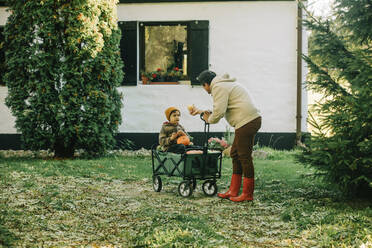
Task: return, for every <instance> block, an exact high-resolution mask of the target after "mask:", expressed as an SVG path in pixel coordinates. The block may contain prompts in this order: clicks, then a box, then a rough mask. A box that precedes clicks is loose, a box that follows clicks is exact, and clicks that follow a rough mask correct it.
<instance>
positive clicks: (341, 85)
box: [299, 0, 372, 193]
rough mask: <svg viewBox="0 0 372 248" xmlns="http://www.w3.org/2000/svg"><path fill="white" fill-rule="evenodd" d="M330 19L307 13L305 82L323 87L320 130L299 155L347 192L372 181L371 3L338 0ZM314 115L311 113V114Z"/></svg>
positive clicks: (316, 108)
mask: <svg viewBox="0 0 372 248" xmlns="http://www.w3.org/2000/svg"><path fill="white" fill-rule="evenodd" d="M333 13H334V14H333V15H332V16H331V17H329V18H326V19H321V18H315V17H313V16H312V15H311V13H309V16H308V18H307V20H306V21H305V25H306V26H307V27H308V29H309V30H311V36H310V39H309V55H308V56H304V59H305V61H306V62H307V64H308V67H309V78H308V80H307V87H308V88H309V89H310V90H312V91H314V92H318V93H321V94H322V95H323V99H322V100H321V101H320V102H318V103H316V104H315V105H314V111H315V113H316V114H317V115H318V116H319V119H318V120H315V119H314V118H311V119H310V124H312V125H313V126H314V127H316V129H317V132H316V133H315V135H313V136H312V137H311V140H310V142H309V143H308V147H307V149H305V150H304V152H303V154H301V156H300V157H299V159H300V161H301V162H305V163H307V164H309V165H311V166H313V167H315V168H317V169H319V170H320V171H323V172H324V173H325V175H326V177H325V178H326V179H327V180H330V181H332V182H334V183H336V184H337V185H339V186H340V188H341V190H343V192H345V193H358V192H359V193H360V192H371V191H370V189H371V187H372V56H371V55H372V54H371V51H372V50H371V49H372V40H371V38H372V3H371V1H370V0H336V1H335V9H334V12H333ZM310 117H312V115H311V114H310Z"/></svg>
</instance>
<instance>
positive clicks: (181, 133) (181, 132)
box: [177, 130, 186, 137]
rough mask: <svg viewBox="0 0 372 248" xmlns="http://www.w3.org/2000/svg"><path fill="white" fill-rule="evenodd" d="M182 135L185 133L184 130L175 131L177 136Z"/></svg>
mask: <svg viewBox="0 0 372 248" xmlns="http://www.w3.org/2000/svg"><path fill="white" fill-rule="evenodd" d="M184 135H186V134H185V132H184V131H182V130H179V131H178V132H177V136H178V137H179V136H184Z"/></svg>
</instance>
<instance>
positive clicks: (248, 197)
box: [230, 177, 254, 202]
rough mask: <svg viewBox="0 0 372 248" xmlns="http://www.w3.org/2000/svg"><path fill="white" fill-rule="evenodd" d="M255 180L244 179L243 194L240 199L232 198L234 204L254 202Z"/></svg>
mask: <svg viewBox="0 0 372 248" xmlns="http://www.w3.org/2000/svg"><path fill="white" fill-rule="evenodd" d="M253 191H254V178H247V177H244V178H243V192H242V194H241V195H240V196H238V197H230V200H231V201H233V202H242V201H253Z"/></svg>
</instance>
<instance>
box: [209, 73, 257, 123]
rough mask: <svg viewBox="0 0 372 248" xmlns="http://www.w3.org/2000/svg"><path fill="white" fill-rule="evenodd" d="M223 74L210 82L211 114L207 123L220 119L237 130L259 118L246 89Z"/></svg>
mask: <svg viewBox="0 0 372 248" xmlns="http://www.w3.org/2000/svg"><path fill="white" fill-rule="evenodd" d="M235 81H236V79H235V78H230V77H229V75H227V74H225V75H223V76H222V77H219V76H217V77H215V78H214V79H213V80H212V82H211V95H212V97H213V112H212V114H211V115H210V116H209V119H208V122H209V123H212V124H213V123H217V122H218V121H219V120H220V119H221V118H222V117H225V119H226V120H227V122H228V123H229V124H230V125H231V126H232V127H234V128H235V129H238V128H240V127H242V126H244V125H245V124H247V123H248V122H250V121H252V120H254V119H256V118H257V117H259V116H260V114H259V110H258V109H257V108H256V107H255V105H254V102H253V100H252V98H251V97H250V95H249V93H248V91H247V89H246V88H244V87H243V86H242V85H241V84H239V83H236V82H235Z"/></svg>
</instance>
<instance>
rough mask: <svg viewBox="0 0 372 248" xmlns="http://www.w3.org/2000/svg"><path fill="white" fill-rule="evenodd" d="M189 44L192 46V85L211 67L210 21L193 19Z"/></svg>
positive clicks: (190, 52) (190, 26) (190, 68)
mask: <svg viewBox="0 0 372 248" xmlns="http://www.w3.org/2000/svg"><path fill="white" fill-rule="evenodd" d="M187 44H188V45H189V47H190V51H189V59H188V65H187V66H188V68H189V71H188V74H189V75H190V80H191V84H192V85H197V84H199V82H198V81H197V80H196V77H197V76H198V75H199V74H200V72H202V71H204V70H207V69H208V68H209V66H208V64H209V62H208V60H209V57H208V56H209V54H208V50H209V21H192V22H190V23H189V34H188V42H187Z"/></svg>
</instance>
